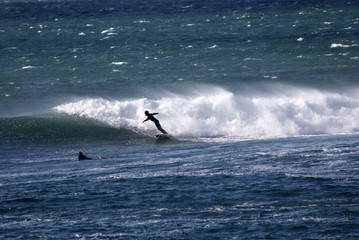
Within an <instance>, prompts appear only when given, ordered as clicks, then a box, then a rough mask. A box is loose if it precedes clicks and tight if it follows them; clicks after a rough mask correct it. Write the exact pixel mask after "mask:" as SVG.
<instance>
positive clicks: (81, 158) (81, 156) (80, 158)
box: [78, 152, 92, 160]
mask: <svg viewBox="0 0 359 240" xmlns="http://www.w3.org/2000/svg"><path fill="white" fill-rule="evenodd" d="M78 159H79V160H91V159H92V158H88V157H86V156H85V155H83V154H82V152H79V156H78Z"/></svg>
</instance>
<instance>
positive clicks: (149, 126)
mask: <svg viewBox="0 0 359 240" xmlns="http://www.w3.org/2000/svg"><path fill="white" fill-rule="evenodd" d="M277 92H282V93H280V94H278V93H276V94H268V93H267V94H264V93H261V94H258V93H257V94H256V95H254V94H249V93H247V94H243V93H242V94H239V93H234V92H230V91H227V90H224V89H221V88H218V87H213V88H207V89H206V90H203V91H199V92H197V93H193V94H191V95H189V96H183V95H175V94H172V95H171V96H170V97H163V98H161V99H157V100H153V99H149V98H140V99H133V100H106V99H101V98H96V99H91V98H90V99H84V100H81V101H75V102H71V103H67V104H63V105H60V106H57V107H56V108H55V109H56V110H58V111H60V112H65V113H68V114H76V115H80V116H85V117H89V118H93V119H97V120H100V121H102V122H105V123H107V124H110V125H112V126H115V127H120V126H124V127H130V128H139V129H143V130H155V126H154V124H153V123H151V122H146V123H145V124H141V122H142V120H144V119H145V115H144V111H145V110H149V111H150V112H158V113H159V115H156V117H157V118H158V119H159V120H160V122H161V125H162V127H163V128H164V129H165V130H166V131H168V132H169V133H171V134H173V135H176V136H194V137H214V136H225V137H228V138H233V137H234V138H269V137H283V136H298V135H316V134H338V133H353V132H356V131H359V121H358V119H359V98H358V96H359V90H353V91H351V93H350V94H349V93H346V94H345V95H344V94H339V93H331V92H323V91H319V90H315V89H296V88H287V89H286V90H285V91H284V90H283V89H282V90H281V91H277Z"/></svg>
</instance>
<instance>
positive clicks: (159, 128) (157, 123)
mask: <svg viewBox="0 0 359 240" xmlns="http://www.w3.org/2000/svg"><path fill="white" fill-rule="evenodd" d="M155 125H156V127H157V129H158V130H160V131H161V132H162V133H164V134H167V132H166V131H165V130H164V129H163V128H162V127H161V124H160V122H159V121H156V122H155Z"/></svg>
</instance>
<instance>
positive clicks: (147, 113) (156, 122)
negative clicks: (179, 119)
mask: <svg viewBox="0 0 359 240" xmlns="http://www.w3.org/2000/svg"><path fill="white" fill-rule="evenodd" d="M156 114H158V113H149V112H148V111H145V115H146V116H147V119H145V120H143V122H142V123H144V122H146V121H148V120H151V121H152V122H154V123H155V125H156V127H157V129H158V130H159V131H161V132H162V133H163V134H167V132H166V131H165V130H164V129H163V128H162V127H161V124H160V121H158V120H157V119H156V118H155V117H154V116H153V115H156Z"/></svg>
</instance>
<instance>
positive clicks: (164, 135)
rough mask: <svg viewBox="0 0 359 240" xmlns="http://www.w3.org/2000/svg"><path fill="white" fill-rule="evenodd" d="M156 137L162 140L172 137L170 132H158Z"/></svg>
mask: <svg viewBox="0 0 359 240" xmlns="http://www.w3.org/2000/svg"><path fill="white" fill-rule="evenodd" d="M155 138H156V139H157V140H161V139H171V137H170V135H169V134H156V135H155Z"/></svg>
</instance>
